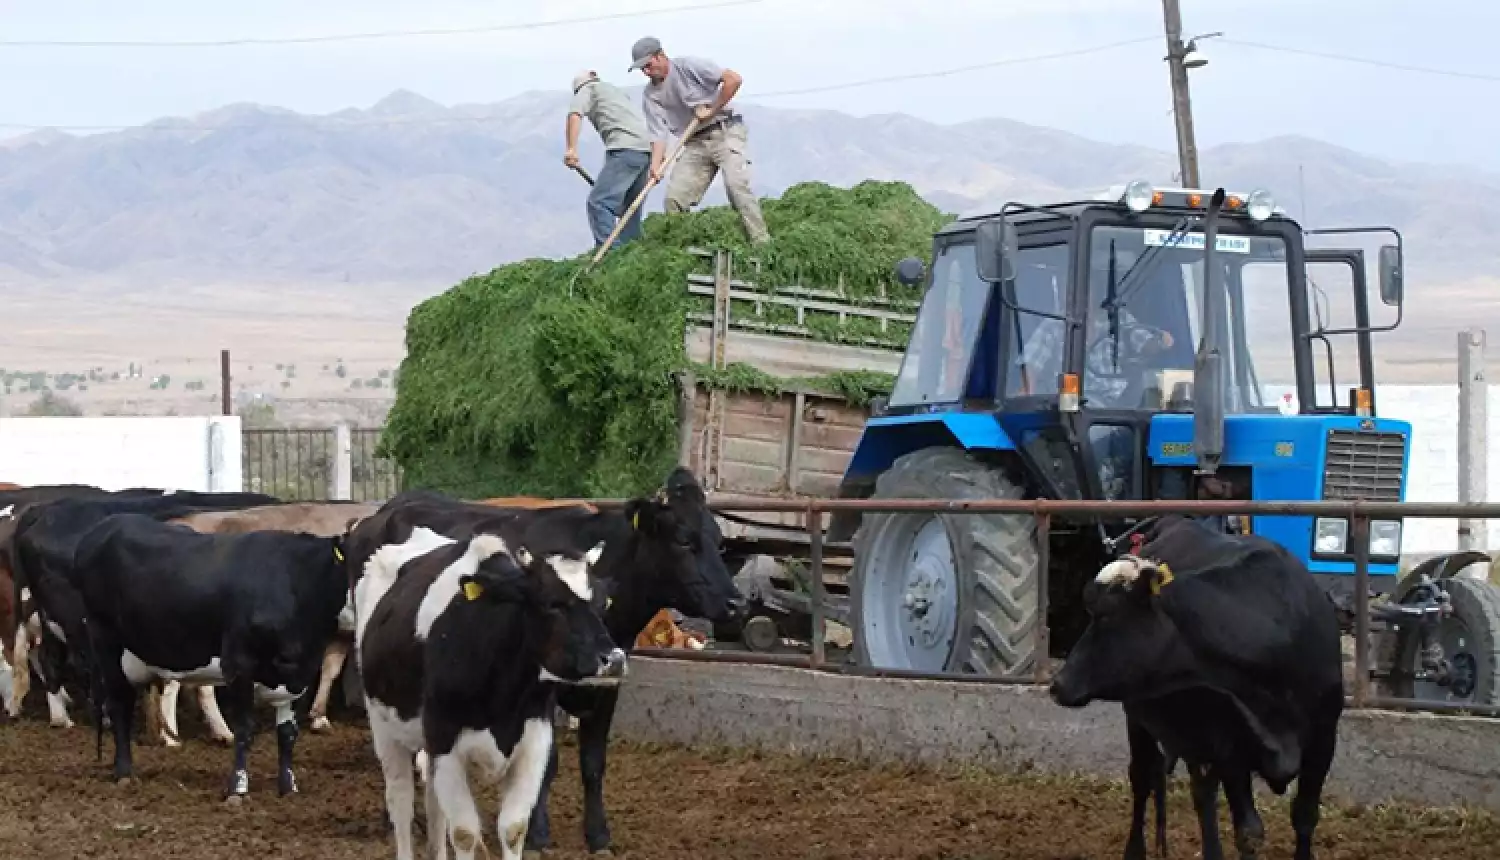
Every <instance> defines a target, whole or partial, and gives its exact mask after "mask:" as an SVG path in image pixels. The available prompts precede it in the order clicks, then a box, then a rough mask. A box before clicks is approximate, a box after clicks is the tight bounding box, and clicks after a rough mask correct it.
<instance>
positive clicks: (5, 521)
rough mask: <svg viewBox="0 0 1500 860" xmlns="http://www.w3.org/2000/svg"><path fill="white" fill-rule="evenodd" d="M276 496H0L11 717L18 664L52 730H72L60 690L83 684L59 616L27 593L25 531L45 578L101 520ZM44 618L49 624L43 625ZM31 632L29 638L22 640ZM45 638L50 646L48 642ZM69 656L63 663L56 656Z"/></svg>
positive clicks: (85, 491) (256, 502)
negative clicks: (39, 695) (38, 689)
mask: <svg viewBox="0 0 1500 860" xmlns="http://www.w3.org/2000/svg"><path fill="white" fill-rule="evenodd" d="M277 501H278V500H277V499H276V498H275V497H274V496H267V495H264V494H262V493H199V492H181V491H176V490H154V489H147V488H132V489H128V490H120V491H106V490H101V489H99V488H98V487H91V486H87V485H79V484H66V485H47V486H40V487H27V488H24V489H22V490H14V491H9V492H4V493H0V502H3V503H4V505H3V507H0V587H4V588H5V589H6V594H5V600H0V604H4V606H0V624H4V625H6V634H7V637H8V636H9V634H11V633H14V634H15V637H14V639H13V640H12V642H13V648H14V659H13V661H11V662H13V663H14V664H15V665H16V667H17V670H18V671H20V672H21V674H20V675H17V676H16V679H15V690H14V695H13V697H12V700H11V706H10V715H12V716H15V715H17V714H19V712H20V706H21V699H22V698H23V697H24V696H25V694H26V691H27V689H28V687H29V683H28V681H29V679H30V674H32V673H30V672H26V671H25V670H24V669H22V668H21V667H23V666H26V665H27V664H30V667H31V669H32V670H33V672H34V673H35V674H36V675H37V677H38V678H39V679H40V680H41V681H42V685H43V687H44V689H45V690H46V693H47V706H48V710H49V711H50V712H51V719H52V724H53V725H55V726H67V725H71V722H72V721H71V720H69V719H68V714H67V708H66V706H67V697H66V693H65V691H64V686H65V685H66V684H67V683H68V682H69V681H81V680H83V675H82V668H81V666H80V664H79V663H78V662H77V660H76V659H75V655H73V654H72V653H71V652H69V650H68V649H67V647H66V646H67V639H66V634H65V633H64V632H63V627H62V624H61V622H60V619H58V618H57V617H53V618H51V619H46V618H45V613H43V612H39V611H38V610H39V606H38V605H37V604H36V601H35V599H34V598H33V597H32V596H31V595H30V594H29V593H28V592H29V591H30V589H29V587H28V585H29V584H28V583H27V582H26V581H24V578H23V576H22V570H21V567H22V565H21V562H20V560H19V559H18V558H17V546H18V543H17V538H18V536H19V535H20V534H22V533H23V532H24V533H26V535H27V537H26V544H27V547H28V550H29V552H30V554H31V561H30V566H31V575H32V576H37V577H45V576H47V575H48V571H49V570H51V569H52V568H53V567H55V566H58V565H62V566H63V567H66V566H67V565H69V564H71V562H72V556H73V551H74V549H75V548H76V545H77V540H78V538H79V537H80V536H81V535H82V534H83V533H84V532H85V531H86V530H87V529H89V528H90V527H92V526H93V525H94V524H96V523H98V522H99V521H100V520H102V519H103V518H104V517H106V516H109V515H110V514H114V513H126V512H135V513H141V514H145V515H147V516H151V517H153V518H155V519H160V520H166V519H172V518H175V517H179V516H186V515H187V514H191V513H196V512H199V511H223V510H239V509H241V508H247V507H256V506H260V505H267V504H275V503H277ZM44 620H46V621H49V622H50V623H46V624H43V623H42V622H43V621H44ZM28 626H30V627H31V628H32V629H31V630H30V631H29V632H30V633H31V634H32V635H27V633H28V630H27V629H26V628H27V627H28ZM49 638H50V641H47V640H48V639H49ZM34 643H35V644H38V645H41V646H42V647H43V648H44V649H45V650H46V651H47V652H48V653H46V654H43V655H41V657H40V659H36V658H32V657H31V655H30V652H31V649H32V646H33V644H34ZM63 656H66V657H67V659H66V660H62V659H59V658H60V657H63Z"/></svg>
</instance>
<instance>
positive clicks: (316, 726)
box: [308, 717, 333, 734]
mask: <svg viewBox="0 0 1500 860" xmlns="http://www.w3.org/2000/svg"><path fill="white" fill-rule="evenodd" d="M308 728H309V729H311V730H312V731H315V732H318V733H319V734H321V733H323V732H327V731H330V730H332V729H333V723H331V722H329V721H328V718H327V717H316V718H314V719H313V721H312V723H311V724H310V725H308Z"/></svg>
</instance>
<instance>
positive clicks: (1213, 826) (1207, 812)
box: [1188, 764, 1224, 860]
mask: <svg viewBox="0 0 1500 860" xmlns="http://www.w3.org/2000/svg"><path fill="white" fill-rule="evenodd" d="M1188 777H1189V780H1190V781H1191V783H1192V788H1193V809H1194V810H1195V811H1197V813H1198V829H1199V830H1200V831H1201V832H1202V834H1203V860H1224V846H1223V845H1222V844H1221V843H1220V842H1219V775H1218V774H1217V773H1215V772H1214V770H1213V768H1211V767H1210V766H1208V765H1204V764H1190V765H1188Z"/></svg>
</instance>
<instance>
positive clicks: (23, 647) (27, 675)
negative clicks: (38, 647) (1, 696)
mask: <svg viewBox="0 0 1500 860" xmlns="http://www.w3.org/2000/svg"><path fill="white" fill-rule="evenodd" d="M32 619H33V620H36V616H35V615H34V614H33V615H32ZM38 624H39V622H38ZM31 635H32V629H31V623H30V622H28V623H27V624H22V625H19V626H17V627H16V641H15V645H14V650H13V651H12V659H11V661H10V665H11V691H10V701H9V702H7V703H6V713H8V714H10V715H11V716H12V717H19V716H20V715H21V702H22V701H24V700H25V698H26V694H27V693H29V692H31V669H30V666H31Z"/></svg>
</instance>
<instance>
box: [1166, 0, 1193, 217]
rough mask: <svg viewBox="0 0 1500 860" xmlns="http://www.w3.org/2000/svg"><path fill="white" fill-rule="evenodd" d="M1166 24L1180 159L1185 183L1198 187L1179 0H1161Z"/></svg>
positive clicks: (1168, 64)
mask: <svg viewBox="0 0 1500 860" xmlns="http://www.w3.org/2000/svg"><path fill="white" fill-rule="evenodd" d="M1161 8H1162V13H1163V15H1164V16H1165V18H1166V24H1167V68H1168V69H1169V70H1170V73H1171V78H1172V116H1173V118H1174V119H1175V120H1176V121H1177V160H1178V161H1179V162H1180V164H1181V169H1182V185H1183V187H1185V188H1197V187H1198V143H1197V141H1196V140H1194V139H1193V100H1192V96H1191V95H1189V93H1188V75H1187V66H1186V65H1184V63H1183V58H1184V57H1186V55H1187V46H1185V45H1184V44H1183V43H1182V9H1181V8H1180V7H1179V6H1178V0H1162V2H1161Z"/></svg>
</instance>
